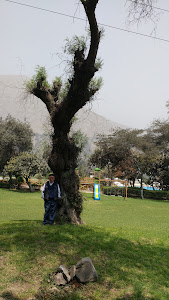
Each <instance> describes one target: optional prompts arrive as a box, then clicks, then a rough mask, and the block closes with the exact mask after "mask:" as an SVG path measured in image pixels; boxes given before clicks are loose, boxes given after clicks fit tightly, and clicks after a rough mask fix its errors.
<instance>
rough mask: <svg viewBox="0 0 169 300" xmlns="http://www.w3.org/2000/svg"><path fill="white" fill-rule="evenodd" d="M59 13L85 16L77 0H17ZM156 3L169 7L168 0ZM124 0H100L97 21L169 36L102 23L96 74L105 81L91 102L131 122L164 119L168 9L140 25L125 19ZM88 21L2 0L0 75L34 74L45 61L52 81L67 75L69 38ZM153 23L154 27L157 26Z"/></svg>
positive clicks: (168, 95) (168, 92) (168, 93)
mask: <svg viewBox="0 0 169 300" xmlns="http://www.w3.org/2000/svg"><path fill="white" fill-rule="evenodd" d="M17 2H20V3H22V4H27V5H31V6H36V7H40V8H44V9H47V10H51V11H55V12H58V13H61V14H66V15H70V16H75V17H77V18H84V19H86V17H85V13H84V9H83V7H82V5H81V4H79V1H78V0H61V1H60V0H48V1H45V0H17ZM156 6H157V7H159V8H163V9H166V10H168V11H169V1H166V0H158V1H157V3H156ZM127 7H128V4H126V0H99V3H98V5H97V9H96V17H97V21H98V23H101V24H104V25H110V26H113V27H118V28H123V29H127V30H131V31H136V32H138V33H143V34H146V35H151V34H153V36H156V37H159V38H161V39H166V40H168V42H164V41H159V40H155V39H152V38H147V37H143V36H140V35H135V34H132V33H129V32H124V31H121V30H117V29H113V28H112V27H108V26H103V27H104V30H105V33H104V38H103V39H102V40H101V42H100V46H99V53H98V56H99V57H100V58H101V59H102V60H103V67H102V70H100V71H99V72H98V74H97V76H101V77H102V78H103V86H102V88H101V90H100V91H99V93H98V94H97V96H96V99H95V101H94V102H93V103H92V104H88V105H87V109H91V110H92V111H94V112H95V113H97V114H99V115H101V116H103V117H105V118H107V119H109V120H112V121H114V122H118V123H121V124H124V125H126V126H128V127H131V128H141V129H144V128H146V127H148V126H150V124H151V123H152V122H153V120H155V119H160V120H162V119H166V118H167V116H168V115H167V108H166V102H167V101H168V99H169V12H162V11H161V10H155V12H156V13H157V15H156V18H155V19H154V21H151V20H149V21H147V22H142V23H141V24H140V25H139V26H138V25H134V24H133V23H132V24H128V22H127V16H128V12H127ZM87 27H88V25H87V21H83V20H78V19H76V18H72V17H68V16H64V15H60V14H57V13H50V12H47V11H44V10H37V9H33V8H30V7H26V6H23V5H18V4H15V3H13V2H8V1H5V0H0V28H1V31H0V40H1V47H0V75H27V76H29V77H31V76H33V75H34V73H35V67H36V66H37V65H40V66H45V67H46V70H47V73H48V78H49V81H52V79H54V77H55V76H62V78H64V72H65V71H64V70H65V57H64V56H63V55H62V52H63V47H64V44H65V39H66V38H69V39H71V38H72V37H73V36H74V35H80V36H82V35H85V34H86V29H87ZM154 29H155V30H154Z"/></svg>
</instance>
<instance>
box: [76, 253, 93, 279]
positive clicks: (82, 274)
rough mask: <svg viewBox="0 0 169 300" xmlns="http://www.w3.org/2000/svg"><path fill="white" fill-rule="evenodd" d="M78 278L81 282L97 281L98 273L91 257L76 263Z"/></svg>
mask: <svg viewBox="0 0 169 300" xmlns="http://www.w3.org/2000/svg"><path fill="white" fill-rule="evenodd" d="M75 275H76V278H77V280H78V281H79V282H81V283H87V282H91V281H97V279H98V274H97V272H96V269H95V267H94V265H93V263H92V260H91V259H90V257H84V258H82V259H81V260H79V261H78V263H77V264H76V273H75Z"/></svg>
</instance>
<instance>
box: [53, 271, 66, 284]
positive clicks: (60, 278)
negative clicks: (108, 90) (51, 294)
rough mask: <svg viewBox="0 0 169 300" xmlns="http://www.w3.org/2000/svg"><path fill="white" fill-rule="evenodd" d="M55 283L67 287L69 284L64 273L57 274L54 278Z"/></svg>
mask: <svg viewBox="0 0 169 300" xmlns="http://www.w3.org/2000/svg"><path fill="white" fill-rule="evenodd" d="M54 283H55V284H56V285H65V284H66V283H67V280H66V279H65V278H64V276H63V273H57V274H56V275H55V276H54Z"/></svg>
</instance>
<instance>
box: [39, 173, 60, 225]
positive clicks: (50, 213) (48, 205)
mask: <svg viewBox="0 0 169 300" xmlns="http://www.w3.org/2000/svg"><path fill="white" fill-rule="evenodd" d="M42 198H43V199H44V207H45V214H44V220H43V225H47V224H50V225H53V223H54V220H55V217H56V210H57V204H58V198H60V187H59V184H58V183H57V182H56V181H55V175H54V174H53V173H50V174H49V180H48V181H47V182H46V183H45V184H44V186H43V188H42Z"/></svg>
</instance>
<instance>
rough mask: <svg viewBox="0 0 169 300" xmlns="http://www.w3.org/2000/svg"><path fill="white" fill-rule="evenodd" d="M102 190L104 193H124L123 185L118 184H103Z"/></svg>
mask: <svg viewBox="0 0 169 300" xmlns="http://www.w3.org/2000/svg"><path fill="white" fill-rule="evenodd" d="M102 190H103V194H104V195H115V196H123V194H124V191H123V190H124V189H123V187H118V186H104V187H103V189H102Z"/></svg>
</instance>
